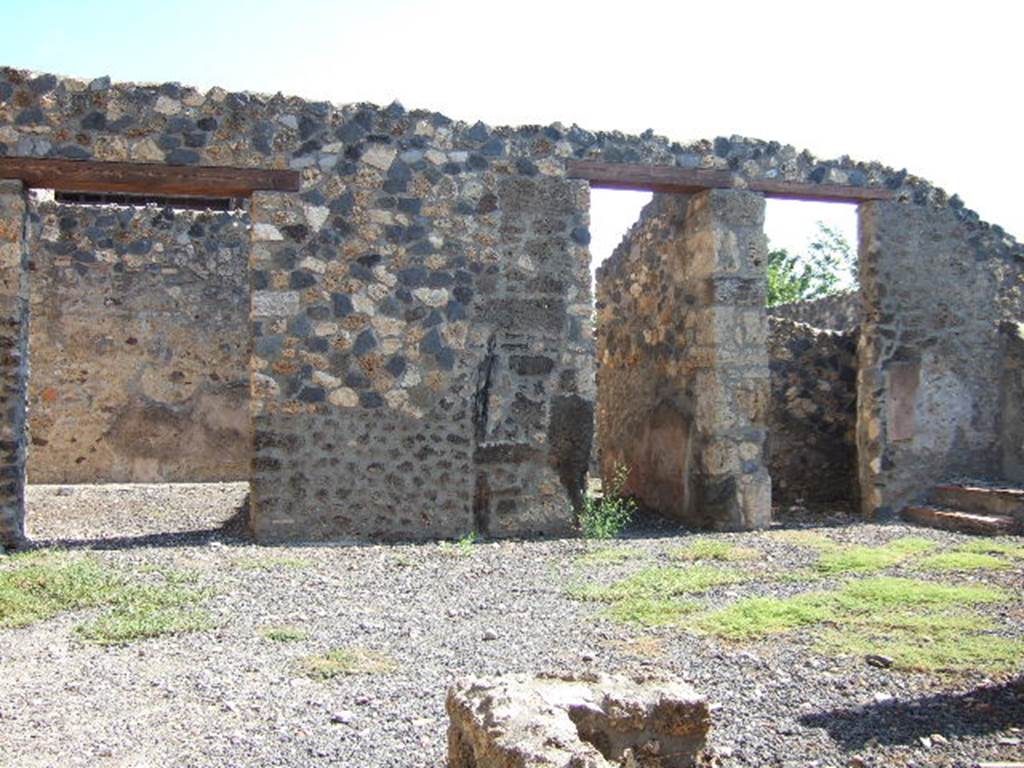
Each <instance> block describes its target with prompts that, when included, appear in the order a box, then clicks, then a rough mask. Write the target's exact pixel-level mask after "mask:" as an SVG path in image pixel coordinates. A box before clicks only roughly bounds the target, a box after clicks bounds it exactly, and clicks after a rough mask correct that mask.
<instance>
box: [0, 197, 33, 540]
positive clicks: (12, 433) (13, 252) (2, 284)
mask: <svg viewBox="0 0 1024 768" xmlns="http://www.w3.org/2000/svg"><path fill="white" fill-rule="evenodd" d="M26 209H27V198H26V194H25V191H24V189H23V187H22V185H21V182H15V181H3V180H0V415H2V418H3V421H2V422H0V552H2V551H3V550H4V549H5V548H16V547H18V546H21V545H22V544H23V543H24V541H25V456H26V448H27V446H26V444H25V415H26V413H25V412H26V408H25V386H26V384H27V380H28V280H27V277H28V247H27V244H26V231H25V230H26V222H27V215H26Z"/></svg>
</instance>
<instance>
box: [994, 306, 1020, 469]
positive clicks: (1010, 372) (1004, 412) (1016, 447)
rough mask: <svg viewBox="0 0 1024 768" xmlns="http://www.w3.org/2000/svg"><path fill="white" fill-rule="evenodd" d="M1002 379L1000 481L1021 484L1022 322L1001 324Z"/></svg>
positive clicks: (1000, 402)
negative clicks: (1001, 478)
mask: <svg viewBox="0 0 1024 768" xmlns="http://www.w3.org/2000/svg"><path fill="white" fill-rule="evenodd" d="M1000 330H1001V331H1002V336H1003V338H1002V342H1003V378H1002V391H1001V393H1000V395H1001V397H1000V401H999V408H1000V414H999V415H1000V421H999V436H1000V444H1001V448H1002V460H1003V464H1002V469H1003V475H1002V476H1003V478H1005V479H1006V480H1012V481H1014V482H1017V483H1024V322H1015V321H1006V322H1004V323H1003V324H1002V326H1001V328H1000Z"/></svg>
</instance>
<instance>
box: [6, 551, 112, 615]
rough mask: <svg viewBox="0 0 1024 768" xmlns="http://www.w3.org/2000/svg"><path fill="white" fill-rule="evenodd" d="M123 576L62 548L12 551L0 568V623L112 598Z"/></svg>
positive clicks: (80, 606)
mask: <svg viewBox="0 0 1024 768" xmlns="http://www.w3.org/2000/svg"><path fill="white" fill-rule="evenodd" d="M123 583H124V582H123V579H122V578H121V576H120V575H118V574H117V573H115V572H114V571H113V570H111V569H110V568H109V567H107V566H106V565H104V564H103V563H101V562H99V561H98V560H95V559H93V558H91V557H84V556H81V555H69V554H67V553H64V552H28V553H25V554H21V555H13V556H11V557H10V558H8V560H7V561H6V562H5V563H3V566H2V568H0V627H24V626H27V625H28V624H33V623H35V622H37V621H44V620H46V619H49V618H52V617H53V616H56V615H57V614H59V613H63V612H64V611H74V610H79V609H81V608H92V607H95V606H99V605H104V604H106V603H109V602H110V601H111V600H113V599H114V598H115V597H116V596H117V594H118V592H119V590H120V589H121V588H122V585H123Z"/></svg>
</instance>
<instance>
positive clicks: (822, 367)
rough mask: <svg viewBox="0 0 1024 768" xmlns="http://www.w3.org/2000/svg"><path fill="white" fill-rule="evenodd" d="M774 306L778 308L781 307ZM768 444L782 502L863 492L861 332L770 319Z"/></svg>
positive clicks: (777, 499) (774, 493)
mask: <svg viewBox="0 0 1024 768" xmlns="http://www.w3.org/2000/svg"><path fill="white" fill-rule="evenodd" d="M773 309H774V308H773ZM768 325H769V334H768V358H769V368H770V369H771V398H772V399H771V405H770V407H769V409H768V439H767V442H766V445H765V452H766V456H767V463H768V471H769V472H770V473H771V476H772V499H773V501H775V502H776V503H778V504H795V503H800V502H833V501H850V500H853V499H855V498H856V496H857V445H856V426H857V381H856V379H857V336H858V334H857V332H856V331H846V332H839V331H827V330H822V329H820V328H812V327H811V326H809V325H805V324H803V323H798V322H795V321H793V320H787V319H784V318H779V317H769V323H768Z"/></svg>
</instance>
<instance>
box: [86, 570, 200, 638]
mask: <svg viewBox="0 0 1024 768" xmlns="http://www.w3.org/2000/svg"><path fill="white" fill-rule="evenodd" d="M209 594H210V593H209V592H208V591H206V590H200V589H193V588H190V587H182V586H180V585H176V584H162V585H143V586H129V587H126V588H125V589H123V590H122V591H121V592H120V593H119V594H117V595H116V597H115V598H114V599H113V607H112V609H111V610H110V611H108V612H107V613H105V614H103V615H102V616H99V617H97V618H95V619H93V620H92V621H88V622H86V623H84V624H80V625H79V626H77V627H75V631H76V632H77V633H78V634H79V636H80V637H81V638H82V639H84V640H87V641H89V642H92V643H99V644H100V645H115V644H119V643H128V642H132V641H133V640H143V639H146V638H151V637H159V636H160V635H169V634H179V633H181V632H196V631H200V630H204V629H210V628H212V627H213V626H214V623H213V620H212V619H211V618H210V615H209V613H207V612H206V611H204V610H202V609H200V608H198V606H197V604H198V603H200V602H202V601H203V600H204V599H206V598H207V597H209Z"/></svg>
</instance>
